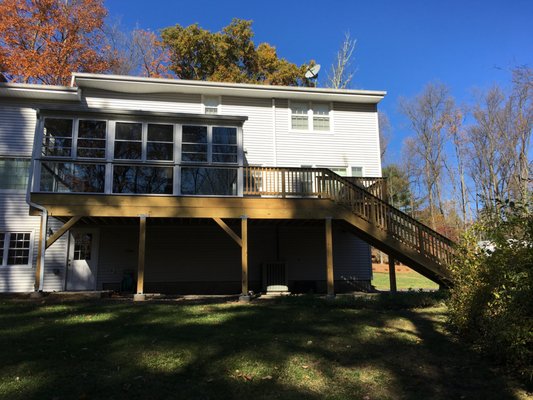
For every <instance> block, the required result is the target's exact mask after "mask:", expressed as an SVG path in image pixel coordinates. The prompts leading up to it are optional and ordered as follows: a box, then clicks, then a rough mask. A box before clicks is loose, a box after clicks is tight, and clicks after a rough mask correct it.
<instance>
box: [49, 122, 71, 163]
mask: <svg viewBox="0 0 533 400" xmlns="http://www.w3.org/2000/svg"><path fill="white" fill-rule="evenodd" d="M71 153H72V120H71V119H59V118H46V119H45V121H44V132H43V148H42V154H43V156H53V157H70V156H71Z"/></svg>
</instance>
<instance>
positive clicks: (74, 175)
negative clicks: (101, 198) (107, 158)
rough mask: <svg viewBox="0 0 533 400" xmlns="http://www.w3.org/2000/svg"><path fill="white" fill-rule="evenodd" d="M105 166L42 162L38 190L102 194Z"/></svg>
mask: <svg viewBox="0 0 533 400" xmlns="http://www.w3.org/2000/svg"><path fill="white" fill-rule="evenodd" d="M104 187H105V165H103V164H85V163H73V162H53V161H43V162H42V163H41V180H40V190H41V191H42V192H62V193H65V192H67V193H68V192H79V193H103V192H104Z"/></svg>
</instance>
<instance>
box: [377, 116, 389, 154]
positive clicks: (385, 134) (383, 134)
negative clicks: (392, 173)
mask: <svg viewBox="0 0 533 400" xmlns="http://www.w3.org/2000/svg"><path fill="white" fill-rule="evenodd" d="M378 125H379V150H380V155H381V162H383V159H384V158H385V153H386V152H387V148H388V147H389V142H390V138H391V131H392V126H391V124H390V120H389V117H388V116H387V114H385V113H384V112H383V111H378Z"/></svg>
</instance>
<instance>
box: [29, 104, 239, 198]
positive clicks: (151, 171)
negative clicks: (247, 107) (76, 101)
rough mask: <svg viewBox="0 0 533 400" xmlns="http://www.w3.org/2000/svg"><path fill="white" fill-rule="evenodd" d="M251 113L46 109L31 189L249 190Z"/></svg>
mask: <svg viewBox="0 0 533 400" xmlns="http://www.w3.org/2000/svg"><path fill="white" fill-rule="evenodd" d="M246 119H247V118H246V117H240V116H221V115H216V116H213V115H196V114H195V115H189V114H174V115H169V114H168V113H165V114H158V113H149V112H111V111H107V112H105V113H104V112H90V113H89V112H77V111H65V110H60V111H59V110H53V111H52V110H40V124H39V128H38V134H37V135H36V143H35V146H34V160H35V161H36V163H35V171H34V179H33V187H32V192H34V193H35V192H47V193H87V194H89V193H91V194H113V195H121V194H130V195H131V194H135V195H175V196H190V195H193V196H194V195H200V196H242V179H243V177H242V166H243V162H244V157H243V148H242V124H243V122H244V121H245V120H246ZM240 167H241V168H240Z"/></svg>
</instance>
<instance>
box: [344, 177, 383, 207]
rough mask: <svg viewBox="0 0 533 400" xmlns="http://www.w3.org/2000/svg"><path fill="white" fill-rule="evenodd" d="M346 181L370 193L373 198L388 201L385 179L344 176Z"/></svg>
mask: <svg viewBox="0 0 533 400" xmlns="http://www.w3.org/2000/svg"><path fill="white" fill-rule="evenodd" d="M344 179H346V180H347V181H350V182H352V183H353V184H355V185H357V186H359V187H362V188H363V189H365V190H366V191H367V192H370V193H372V194H373V195H374V196H376V197H378V198H380V199H381V200H384V201H389V199H388V193H387V178H382V177H368V176H365V177H359V176H346V177H344Z"/></svg>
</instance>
